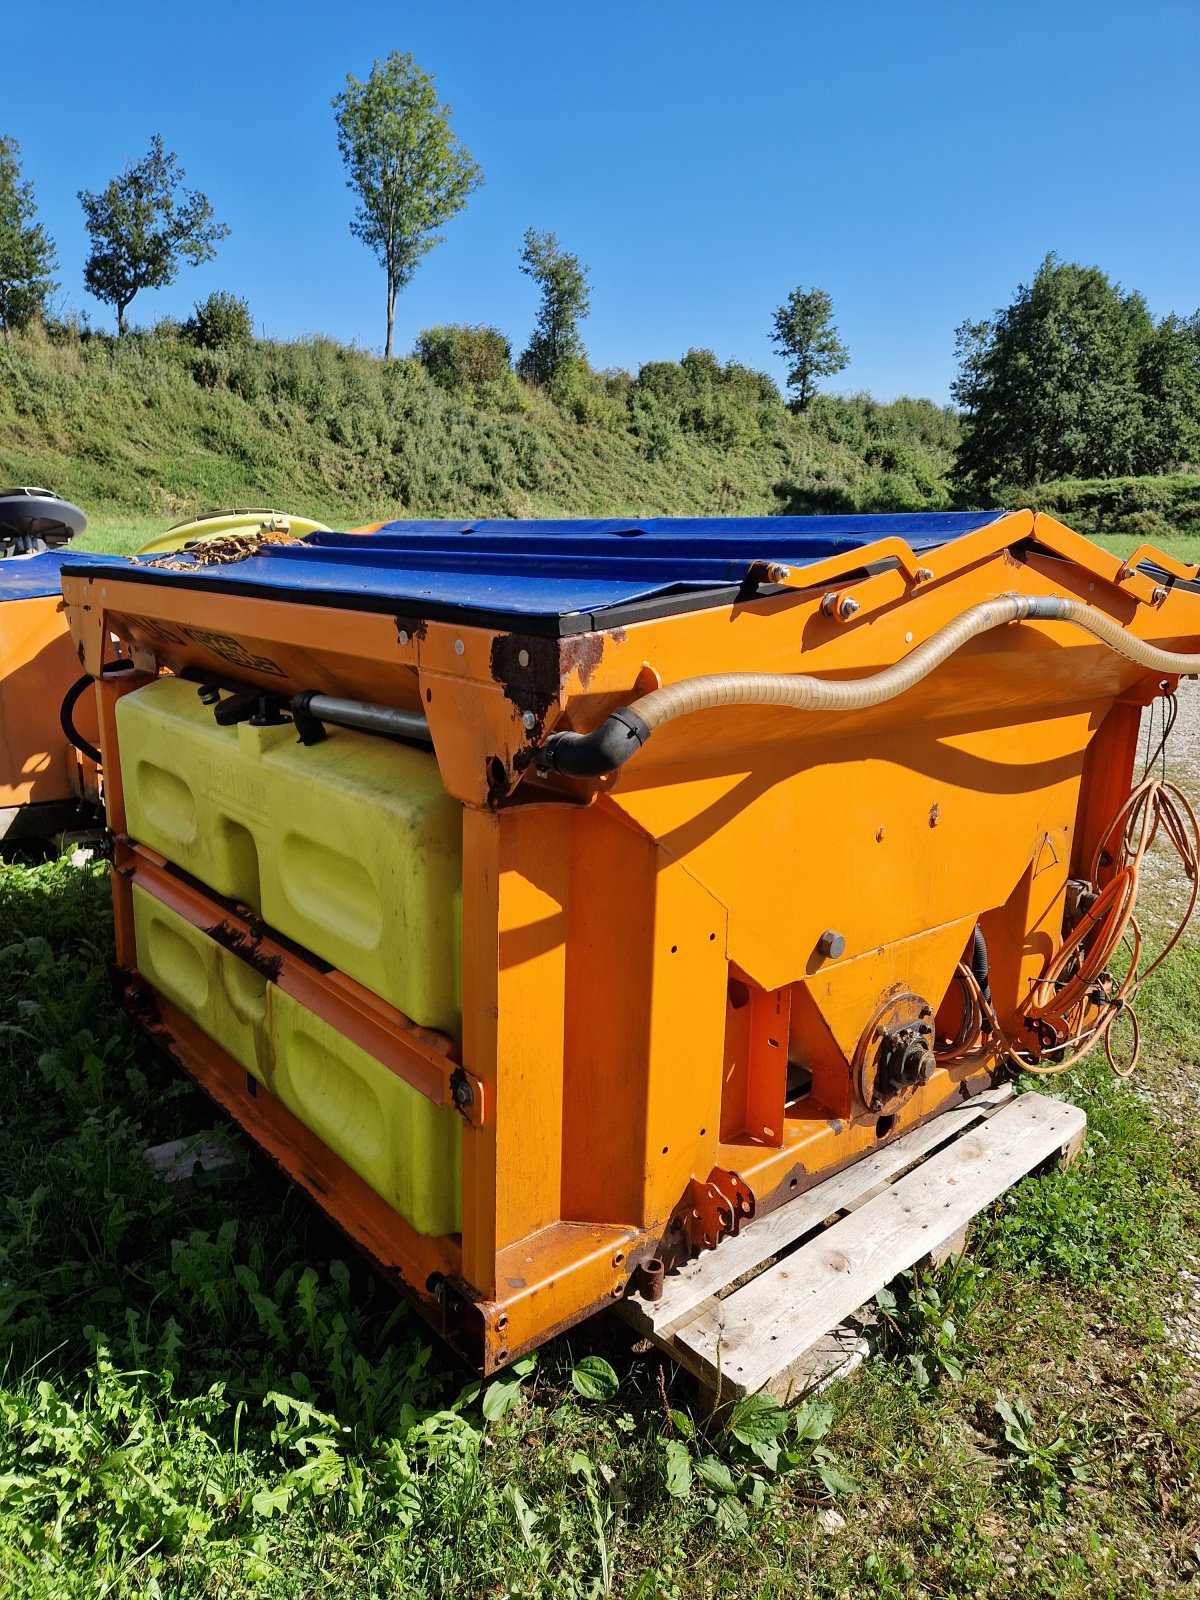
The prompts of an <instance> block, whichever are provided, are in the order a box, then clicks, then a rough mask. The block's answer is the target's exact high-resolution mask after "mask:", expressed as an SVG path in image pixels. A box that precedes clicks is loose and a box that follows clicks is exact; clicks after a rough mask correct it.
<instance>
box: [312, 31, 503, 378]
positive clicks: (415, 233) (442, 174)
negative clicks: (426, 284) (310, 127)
mask: <svg viewBox="0 0 1200 1600" xmlns="http://www.w3.org/2000/svg"><path fill="white" fill-rule="evenodd" d="M333 110H334V116H335V119H336V121H337V136H338V149H339V150H340V151H341V154H342V160H343V161H344V162H345V164H346V170H347V171H348V172H349V174H350V176H349V177H348V178H347V180H346V187H347V188H348V189H353V190H354V192H355V194H356V195H357V196H358V202H359V203H358V210H357V211H356V213H355V216H354V221H353V222H351V224H350V232H351V233H352V234H354V236H355V237H356V238H358V239H361V240H362V242H363V243H364V244H365V245H368V246H369V247H370V249H372V250H373V251H374V252H375V255H376V257H377V258H378V260H379V261H380V262H381V264H382V266H383V269H384V272H385V274H386V275H387V339H386V342H385V344H384V349H383V353H384V357H385V358H390V357H391V354H392V327H393V324H394V322H395V316H396V296H397V294H398V293H399V291H400V290H401V289H403V288H404V286H405V284H406V283H408V282H409V281H410V279H411V278H412V276H413V273H414V272H416V270H417V267H418V265H419V264H420V262H421V258H422V257H423V256H425V255H428V253H429V251H430V250H432V249H433V247H434V245H436V244H440V243H441V242H442V235H441V234H439V233H438V231H437V230H438V229H439V228H440V227H441V226H442V224H443V223H445V222H448V221H449V220H450V218H451V217H454V216H457V214H458V213H459V212H460V211H461V210H462V208H463V207H464V206H465V205H466V203H467V198H468V196H470V195H471V194H473V193H474V192H475V190H476V189H478V188H479V187H480V186H481V185H482V183H483V174H482V172H481V171H480V169H479V167H478V166H477V165H476V163H475V162H474V161H473V160H472V159H471V155H470V152H469V151H468V150H467V149H466V148H465V147H464V146H463V145H462V144H460V143H459V141H458V139H457V138H456V137H455V136H454V134H453V133H452V132H451V131H450V107H449V106H446V105H441V104H439V102H438V98H437V93H436V91H435V89H434V86H433V79H432V78H431V77H429V75H428V74H427V73H424V72H422V71H421V69H420V67H418V66H417V64H416V62H415V61H414V60H413V58H412V57H411V56H410V55H401V53H400V52H399V51H398V50H393V51H392V53H391V55H390V56H388V58H387V60H386V61H384V62H379V61H376V62H375V65H374V66H373V67H372V68H371V75H370V77H369V78H368V79H367V80H366V82H365V83H360V82H359V80H358V79H357V78H355V77H354V76H353V75H351V74H347V76H346V87H345V89H343V90H342V92H341V94H339V95H337V96H336V97H335V99H334V101H333Z"/></svg>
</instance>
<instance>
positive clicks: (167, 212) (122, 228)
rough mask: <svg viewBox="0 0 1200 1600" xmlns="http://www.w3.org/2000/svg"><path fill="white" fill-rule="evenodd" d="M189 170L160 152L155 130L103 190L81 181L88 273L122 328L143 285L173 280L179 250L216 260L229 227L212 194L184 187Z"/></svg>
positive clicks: (193, 258)
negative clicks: (215, 210) (138, 156)
mask: <svg viewBox="0 0 1200 1600" xmlns="http://www.w3.org/2000/svg"><path fill="white" fill-rule="evenodd" d="M183 178H184V171H183V168H182V167H181V166H179V164H178V157H177V156H176V155H175V153H174V151H172V152H171V153H170V154H169V155H164V154H163V142H162V135H161V134H158V133H156V134H155V135H154V138H153V139H152V140H151V141H150V149H149V150H148V151H147V152H146V154H145V155H144V156H143V157H142V159H141V160H140V161H136V162H134V163H133V165H132V166H127V167H126V168H125V171H124V172H123V173H122V175H121V176H120V177H119V178H113V179H112V180H111V182H109V183H108V184H107V185H106V186H105V187H104V188H103V189H102V190H101V191H100V193H99V194H96V193H94V192H93V191H92V190H91V189H80V191H79V201H80V204H81V205H82V206H83V215H84V219H85V221H86V223H87V231H88V236H89V238H90V239H91V242H92V253H91V255H90V256H89V257H88V259H87V262H86V264H85V266H84V269H83V281H84V284H85V285H86V287H87V288H88V290H89V291H90V292H91V293H92V294H94V295H95V296H96V299H97V300H100V301H103V303H104V304H105V305H110V306H113V307H114V308H115V310H116V313H117V332H118V333H119V334H123V333H124V332H125V313H126V312H127V311H128V310H129V307H130V306H131V305H132V304H133V299H134V296H135V295H136V294H137V293H138V291H139V290H140V289H164V288H166V286H167V285H168V284H171V283H174V282H175V278H176V275H177V274H178V272H179V262H180V258H182V259H183V260H185V261H190V262H191V263H192V265H193V266H196V267H198V266H199V265H200V263H201V262H202V261H211V260H212V258H213V256H214V255H215V254H216V246H217V243H218V241H219V240H221V239H224V238H225V237H226V236H227V235H228V233H229V229H228V228H227V227H226V226H225V224H224V223H223V222H217V221H216V220H215V219H214V216H213V208H212V206H211V204H210V203H209V200H208V196H207V195H203V194H200V193H199V192H198V191H196V190H194V189H184V188H183V187H182V184H183Z"/></svg>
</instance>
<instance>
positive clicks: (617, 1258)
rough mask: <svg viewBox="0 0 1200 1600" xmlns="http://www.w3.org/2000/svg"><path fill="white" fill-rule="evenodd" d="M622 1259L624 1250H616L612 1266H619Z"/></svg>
mask: <svg viewBox="0 0 1200 1600" xmlns="http://www.w3.org/2000/svg"><path fill="white" fill-rule="evenodd" d="M624 1259H625V1252H624V1251H623V1250H618V1251H617V1253H616V1255H615V1256H614V1257H613V1266H614V1267H619V1266H620V1265H621V1263H622V1261H624Z"/></svg>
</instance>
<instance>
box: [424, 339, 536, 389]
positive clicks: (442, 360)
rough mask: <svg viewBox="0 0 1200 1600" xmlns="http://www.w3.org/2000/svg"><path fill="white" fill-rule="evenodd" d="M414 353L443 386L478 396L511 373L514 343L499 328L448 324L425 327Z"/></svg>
mask: <svg viewBox="0 0 1200 1600" xmlns="http://www.w3.org/2000/svg"><path fill="white" fill-rule="evenodd" d="M413 353H414V355H415V356H416V358H417V360H418V361H419V362H420V363H421V365H422V366H423V367H424V368H425V370H426V372H427V373H428V374H429V376H430V377H431V378H432V379H433V381H434V383H436V384H437V385H438V387H439V388H440V389H445V390H447V391H448V392H449V393H450V394H466V395H470V396H471V397H473V398H475V399H478V398H480V397H482V396H484V395H486V394H488V393H489V392H493V393H494V392H495V389H496V388H497V387H498V386H499V385H501V384H503V383H505V381H506V380H507V379H508V378H510V377H511V375H512V346H511V345H510V344H509V342H508V340H507V338H505V336H504V334H502V333H501V332H500V330H499V329H498V328H486V327H484V326H483V325H482V324H478V325H476V326H474V327H467V326H464V325H462V324H459V323H448V324H444V325H442V326H440V327H436V328H424V329H422V331H421V332H420V333H419V334H418V335H417V343H416V348H415V350H414V352H413Z"/></svg>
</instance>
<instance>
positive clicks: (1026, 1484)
mask: <svg viewBox="0 0 1200 1600" xmlns="http://www.w3.org/2000/svg"><path fill="white" fill-rule="evenodd" d="M996 1416H997V1417H998V1418H999V1420H1000V1423H1001V1424H1002V1427H1003V1433H1002V1439H1003V1442H1004V1444H1005V1446H1006V1448H1007V1451H1008V1454H1009V1458H1010V1460H1011V1463H1012V1467H1011V1471H1010V1474H1009V1482H1010V1485H1011V1487H1012V1490H1013V1492H1014V1494H1016V1495H1017V1496H1019V1497H1020V1498H1022V1499H1024V1500H1028V1501H1030V1502H1032V1503H1033V1505H1034V1506H1035V1508H1037V1509H1038V1510H1043V1511H1049V1510H1057V1509H1058V1508H1059V1507H1060V1506H1061V1505H1062V1502H1063V1499H1064V1497H1065V1494H1066V1491H1067V1490H1068V1489H1069V1488H1070V1487H1071V1485H1073V1484H1077V1483H1082V1482H1085V1481H1086V1479H1087V1466H1086V1461H1085V1459H1084V1455H1083V1452H1082V1449H1081V1446H1080V1444H1079V1443H1078V1442H1077V1441H1076V1440H1075V1439H1073V1438H1072V1437H1070V1434H1069V1432H1068V1431H1063V1430H1062V1429H1061V1426H1060V1428H1059V1430H1058V1431H1056V1432H1055V1433H1054V1435H1053V1437H1052V1438H1049V1439H1047V1438H1045V1437H1044V1435H1043V1434H1042V1433H1041V1431H1040V1430H1039V1429H1038V1427H1037V1424H1036V1423H1035V1420H1034V1416H1033V1412H1032V1411H1031V1410H1030V1409H1029V1407H1028V1406H1027V1405H1026V1404H1025V1402H1024V1401H1023V1400H1018V1399H1013V1400H1010V1399H1008V1397H1007V1396H1006V1395H1003V1394H997V1396H996ZM1060 1424H1061V1419H1060Z"/></svg>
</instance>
